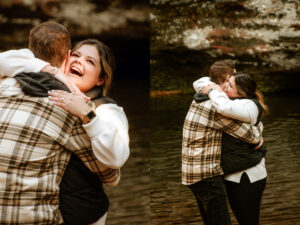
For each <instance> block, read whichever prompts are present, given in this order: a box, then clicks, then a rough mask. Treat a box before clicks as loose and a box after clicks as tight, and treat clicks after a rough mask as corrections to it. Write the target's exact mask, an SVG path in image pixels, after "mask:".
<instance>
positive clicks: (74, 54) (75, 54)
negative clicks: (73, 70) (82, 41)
mask: <svg viewBox="0 0 300 225" xmlns="http://www.w3.org/2000/svg"><path fill="white" fill-rule="evenodd" d="M71 56H73V57H79V55H78V54H77V53H72V54H71Z"/></svg>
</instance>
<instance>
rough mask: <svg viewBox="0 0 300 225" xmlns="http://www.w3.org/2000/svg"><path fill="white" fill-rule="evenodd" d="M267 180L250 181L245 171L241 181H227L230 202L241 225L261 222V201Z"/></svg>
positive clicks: (253, 224) (252, 224)
mask: <svg viewBox="0 0 300 225" xmlns="http://www.w3.org/2000/svg"><path fill="white" fill-rule="evenodd" d="M266 180H267V178H265V179H262V180H259V181H256V182H254V183H250V180H249V178H248V175H247V174H246V173H243V175H242V178H241V182H240V183H235V182H231V181H225V184H226V188H227V195H228V199H229V203H230V206H231V209H232V211H233V213H234V214H235V216H236V218H237V220H238V222H239V225H258V224H259V215H260V203H261V198H262V195H263V192H264V189H265V186H266Z"/></svg>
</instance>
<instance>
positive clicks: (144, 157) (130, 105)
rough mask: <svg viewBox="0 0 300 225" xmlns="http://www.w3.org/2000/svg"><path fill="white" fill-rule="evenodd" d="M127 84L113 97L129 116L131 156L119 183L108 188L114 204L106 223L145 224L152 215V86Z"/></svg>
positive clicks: (107, 224)
mask: <svg viewBox="0 0 300 225" xmlns="http://www.w3.org/2000/svg"><path fill="white" fill-rule="evenodd" d="M124 86H125V87H126V88H121V89H118V91H117V92H115V93H114V95H113V97H114V99H115V100H116V101H117V102H118V104H119V105H121V106H122V107H123V108H124V111H125V113H126V115H127V118H128V122H129V135H130V157H129V159H128V161H127V162H126V164H125V165H124V166H123V167H122V169H121V181H120V183H119V185H118V186H117V187H114V188H109V189H108V190H107V193H108V195H109V199H110V203H111V205H110V209H109V212H108V217H107V222H106V225H146V224H149V214H150V206H149V205H150V195H149V193H150V192H149V188H150V186H149V185H150V159H149V122H148V121H149V96H148V90H149V89H147V88H145V85H144V84H138V85H133V86H130V85H128V84H124ZM119 87H122V86H119ZM137 88H139V89H137Z"/></svg>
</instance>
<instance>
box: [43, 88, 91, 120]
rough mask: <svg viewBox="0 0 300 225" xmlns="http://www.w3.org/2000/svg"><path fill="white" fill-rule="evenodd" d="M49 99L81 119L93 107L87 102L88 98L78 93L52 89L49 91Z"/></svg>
mask: <svg viewBox="0 0 300 225" xmlns="http://www.w3.org/2000/svg"><path fill="white" fill-rule="evenodd" d="M48 94H49V97H48V98H49V99H50V100H51V101H52V102H53V104H54V105H56V106H59V107H61V108H63V109H65V110H66V111H68V112H69V113H71V114H73V115H74V116H77V117H78V118H80V119H81V120H83V117H84V116H85V115H86V114H87V113H88V112H90V111H91V107H90V106H89V105H88V104H87V98H88V97H86V96H85V97H84V96H82V95H78V94H77V93H69V92H66V91H61V90H52V91H49V92H48Z"/></svg>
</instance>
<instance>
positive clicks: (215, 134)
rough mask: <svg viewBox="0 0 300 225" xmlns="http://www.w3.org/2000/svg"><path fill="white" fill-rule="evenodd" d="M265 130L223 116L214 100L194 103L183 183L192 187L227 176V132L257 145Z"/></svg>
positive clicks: (187, 120)
mask: <svg viewBox="0 0 300 225" xmlns="http://www.w3.org/2000/svg"><path fill="white" fill-rule="evenodd" d="M262 129H263V127H262V123H260V124H259V126H257V127H256V126H251V125H250V124H247V123H242V122H240V121H237V120H233V119H230V118H227V117H224V116H222V115H221V114H220V113H218V112H217V111H216V108H215V107H214V106H213V105H212V103H211V101H210V100H207V101H204V102H201V103H197V102H195V101H193V102H192V104H191V106H190V108H189V111H188V113H187V116H186V118H185V121H184V125H183V138H182V183H183V184H184V185H191V184H193V183H196V182H198V181H201V180H203V179H206V178H209V177H214V176H218V175H223V171H222V168H221V166H220V162H221V145H222V133H223V132H225V133H228V134H230V135H232V136H234V137H236V138H239V139H241V140H243V141H245V142H248V143H253V144H256V143H258V142H259V138H260V135H261V132H262Z"/></svg>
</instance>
